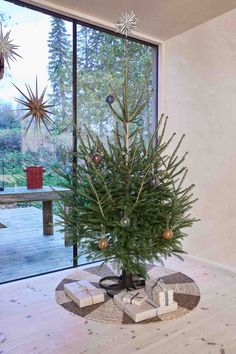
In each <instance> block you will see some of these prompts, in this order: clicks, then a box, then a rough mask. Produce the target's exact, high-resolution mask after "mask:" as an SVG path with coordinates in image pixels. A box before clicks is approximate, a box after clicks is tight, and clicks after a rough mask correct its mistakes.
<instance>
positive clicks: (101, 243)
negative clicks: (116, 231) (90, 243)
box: [98, 238, 109, 250]
mask: <svg viewBox="0 0 236 354" xmlns="http://www.w3.org/2000/svg"><path fill="white" fill-rule="evenodd" d="M108 246H109V242H108V241H107V239H106V238H101V240H100V241H99V242H98V247H99V248H100V249H101V250H105V249H106V248H107V247H108Z"/></svg>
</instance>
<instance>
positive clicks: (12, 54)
mask: <svg viewBox="0 0 236 354" xmlns="http://www.w3.org/2000/svg"><path fill="white" fill-rule="evenodd" d="M10 33H11V31H8V32H7V33H6V34H5V35H4V34H3V29H2V24H0V58H1V69H2V70H1V69H0V70H1V72H2V77H3V74H4V61H5V60H6V62H7V65H8V67H9V68H10V63H9V61H15V60H16V56H18V57H20V58H21V56H20V55H19V54H18V53H16V50H17V49H18V48H19V46H18V45H16V44H13V43H12V39H10ZM0 76H1V74H0Z"/></svg>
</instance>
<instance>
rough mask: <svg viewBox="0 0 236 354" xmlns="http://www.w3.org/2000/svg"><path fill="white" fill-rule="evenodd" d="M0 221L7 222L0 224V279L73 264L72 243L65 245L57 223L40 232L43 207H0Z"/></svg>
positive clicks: (18, 276) (33, 273)
mask: <svg viewBox="0 0 236 354" xmlns="http://www.w3.org/2000/svg"><path fill="white" fill-rule="evenodd" d="M54 219H55V217H54ZM54 221H55V220H54ZM0 222H1V223H2V224H3V225H5V226H6V228H0V283H2V282H5V281H9V280H14V279H19V278H23V277H27V276H32V275H37V274H41V273H45V272H48V271H52V270H58V269H63V268H66V267H71V266H72V265H73V262H72V258H73V256H72V247H65V246H64V235H63V234H62V233H61V232H59V227H57V226H55V227H54V235H50V236H44V235H43V225H42V210H40V209H37V208H35V207H28V208H13V209H0ZM79 261H80V263H84V262H85V259H84V258H83V259H82V258H80V260H79Z"/></svg>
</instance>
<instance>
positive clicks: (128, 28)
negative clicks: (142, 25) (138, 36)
mask: <svg viewBox="0 0 236 354" xmlns="http://www.w3.org/2000/svg"><path fill="white" fill-rule="evenodd" d="M139 21H140V20H139V19H138V18H137V17H136V15H135V13H134V11H131V12H130V13H128V12H126V13H122V14H121V16H120V18H119V20H118V21H117V23H116V25H115V29H116V30H117V32H120V33H121V34H124V35H125V36H126V37H127V36H128V35H129V34H130V33H132V32H133V31H134V30H135V29H136V28H137V26H138V23H139Z"/></svg>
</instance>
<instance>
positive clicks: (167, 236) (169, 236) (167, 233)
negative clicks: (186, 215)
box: [162, 229, 173, 240]
mask: <svg viewBox="0 0 236 354" xmlns="http://www.w3.org/2000/svg"><path fill="white" fill-rule="evenodd" d="M162 236H163V237H164V238H165V239H166V240H171V239H172V237H173V231H172V230H171V229H165V230H164V232H163V234H162Z"/></svg>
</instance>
